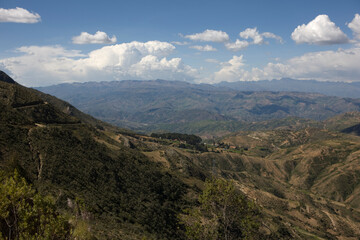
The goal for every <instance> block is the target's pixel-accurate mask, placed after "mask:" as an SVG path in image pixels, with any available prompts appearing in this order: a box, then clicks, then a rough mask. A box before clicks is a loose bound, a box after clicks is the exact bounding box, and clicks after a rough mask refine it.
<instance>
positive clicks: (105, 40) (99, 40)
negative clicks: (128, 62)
mask: <svg viewBox="0 0 360 240" xmlns="http://www.w3.org/2000/svg"><path fill="white" fill-rule="evenodd" d="M72 42H73V43H74V44H112V43H116V37H115V36H112V37H111V38H110V37H109V36H108V35H107V34H106V33H105V32H101V31H97V32H96V33H95V34H94V35H92V34H90V33H87V32H82V33H81V34H80V35H79V36H75V37H73V38H72Z"/></svg>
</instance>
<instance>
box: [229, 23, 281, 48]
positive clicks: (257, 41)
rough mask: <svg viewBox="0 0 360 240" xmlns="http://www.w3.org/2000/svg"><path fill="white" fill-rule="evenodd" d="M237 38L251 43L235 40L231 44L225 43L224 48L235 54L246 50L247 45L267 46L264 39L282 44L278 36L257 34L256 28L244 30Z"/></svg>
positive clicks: (269, 33) (265, 33)
mask: <svg viewBox="0 0 360 240" xmlns="http://www.w3.org/2000/svg"><path fill="white" fill-rule="evenodd" d="M239 36H240V37H241V38H243V39H251V40H252V41H251V42H250V41H245V40H239V39H236V41H235V42H233V43H231V42H228V43H225V47H226V48H227V49H228V50H230V51H234V52H236V51H240V50H243V49H245V48H247V47H248V46H249V45H261V44H268V42H266V41H265V38H273V39H276V40H278V41H279V42H280V43H283V40H282V38H281V37H280V36H277V35H275V34H274V33H271V32H264V33H259V31H258V30H257V28H256V27H255V28H247V29H245V30H244V31H242V32H240V33H239Z"/></svg>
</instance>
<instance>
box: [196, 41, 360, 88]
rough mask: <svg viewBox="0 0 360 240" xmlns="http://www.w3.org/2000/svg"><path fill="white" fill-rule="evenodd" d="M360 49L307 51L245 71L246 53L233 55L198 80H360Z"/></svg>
mask: <svg viewBox="0 0 360 240" xmlns="http://www.w3.org/2000/svg"><path fill="white" fill-rule="evenodd" d="M359 62H360V48H356V47H355V48H351V49H346V50H344V49H339V50H337V51H321V52H312V53H307V54H304V55H302V56H299V57H294V58H291V59H289V60H287V61H285V62H283V63H272V62H271V63H268V64H267V65H266V66H264V67H263V68H252V69H250V70H245V68H244V67H245V64H244V59H243V56H242V55H241V56H233V58H232V59H230V60H229V61H228V62H224V63H222V67H221V69H220V70H219V71H217V72H215V73H214V74H213V75H212V76H211V77H209V78H205V79H201V80H199V82H208V83H217V82H221V81H228V82H235V81H258V80H266V79H279V78H284V77H289V78H296V79H304V80H306V79H316V80H320V81H348V82H359V81H360V68H359Z"/></svg>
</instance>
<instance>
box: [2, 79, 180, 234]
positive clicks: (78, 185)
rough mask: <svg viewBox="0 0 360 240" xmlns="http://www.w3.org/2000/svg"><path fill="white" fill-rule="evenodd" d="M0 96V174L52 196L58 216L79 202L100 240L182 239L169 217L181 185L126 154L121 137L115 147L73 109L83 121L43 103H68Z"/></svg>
mask: <svg viewBox="0 0 360 240" xmlns="http://www.w3.org/2000/svg"><path fill="white" fill-rule="evenodd" d="M0 96H1V97H0V106H1V109H2V111H1V112H0V115H1V117H0V170H6V171H7V172H11V171H13V169H14V168H16V169H18V171H19V172H20V173H21V175H22V176H24V177H25V178H26V179H27V180H28V181H29V182H30V183H32V184H33V185H34V186H35V187H36V189H37V190H38V191H40V192H41V193H42V194H51V195H53V196H56V204H57V205H58V206H59V207H60V208H61V209H63V211H68V212H69V211H70V212H71V211H72V210H71V209H70V208H69V207H67V205H68V206H69V202H70V203H71V202H73V203H76V202H78V201H82V202H83V203H84V207H83V209H82V213H81V214H86V215H87V217H86V218H85V219H84V220H86V222H87V224H88V225H89V229H90V228H91V229H92V234H93V236H95V237H97V238H99V239H132V238H135V239H139V238H141V237H140V236H148V237H151V236H152V237H151V238H167V239H169V238H177V237H181V234H178V233H176V231H177V230H176V229H177V228H176V227H175V226H176V222H177V218H176V215H175V213H176V211H179V209H180V206H181V204H182V196H183V195H184V193H185V189H186V188H185V185H184V184H183V183H182V182H181V181H180V180H179V179H177V177H175V176H173V175H171V174H169V173H167V172H164V171H163V170H162V168H161V167H159V166H158V164H156V163H153V162H151V161H149V159H148V158H147V157H146V156H145V155H144V154H142V153H141V152H140V151H137V150H134V149H131V148H130V147H129V145H127V144H125V143H124V141H126V139H127V138H126V137H122V138H121V139H123V140H119V137H120V136H121V135H120V134H118V135H117V136H116V137H114V139H113V138H111V137H109V136H108V135H107V134H106V133H107V132H106V131H99V130H97V129H96V128H95V127H93V126H92V125H88V124H86V123H85V122H87V121H89V119H91V120H92V118H90V117H89V116H86V115H85V114H82V113H80V112H78V111H77V110H76V109H71V110H72V111H73V112H74V114H73V115H77V116H78V117H83V116H85V119H84V120H83V119H81V118H77V117H75V116H71V115H69V112H68V111H69V109H68V108H67V109H58V108H57V107H55V106H54V105H52V104H51V103H50V101H49V102H47V101H45V100H52V101H54V102H58V103H61V105H64V106H66V105H67V104H66V103H64V102H61V101H60V100H58V99H51V97H50V96H46V98H45V99H43V98H42V97H43V96H44V95H43V94H39V93H38V92H37V91H35V90H31V89H27V88H25V87H22V86H20V85H18V84H15V83H6V82H3V81H0ZM61 110H65V113H64V112H63V111H61ZM97 124H98V125H99V124H101V122H100V121H97ZM99 126H100V125H99ZM104 126H105V127H101V126H100V127H101V128H103V129H105V128H106V126H107V124H104ZM113 129H115V128H114V127H113ZM120 132H121V131H120ZM110 135H111V134H110ZM126 145H127V146H126ZM168 192H171V195H170V194H169V193H168ZM145 202H146V205H143V204H144V203H145ZM154 216H156V219H157V221H149V219H153V218H154ZM136 236H137V237H136Z"/></svg>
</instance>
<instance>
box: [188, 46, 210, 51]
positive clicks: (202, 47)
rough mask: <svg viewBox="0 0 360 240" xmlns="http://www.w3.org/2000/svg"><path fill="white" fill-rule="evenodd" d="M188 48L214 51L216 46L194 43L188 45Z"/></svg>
mask: <svg viewBox="0 0 360 240" xmlns="http://www.w3.org/2000/svg"><path fill="white" fill-rule="evenodd" d="M189 48H193V49H196V50H199V51H203V52H214V51H217V49H216V48H214V47H213V46H210V45H205V46H199V45H195V46H190V47H189Z"/></svg>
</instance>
